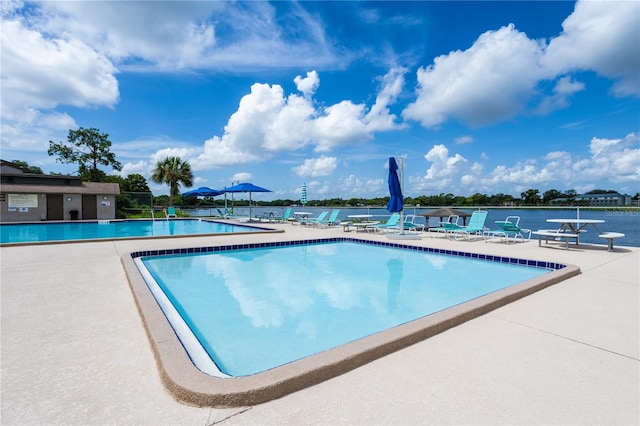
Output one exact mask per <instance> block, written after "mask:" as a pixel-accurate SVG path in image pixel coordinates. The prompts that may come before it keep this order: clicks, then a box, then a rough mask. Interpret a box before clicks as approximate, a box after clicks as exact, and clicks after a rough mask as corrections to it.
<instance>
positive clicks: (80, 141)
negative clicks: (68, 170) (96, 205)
mask: <svg viewBox="0 0 640 426" xmlns="http://www.w3.org/2000/svg"><path fill="white" fill-rule="evenodd" d="M110 148H111V141H110V140H109V135H108V134H106V133H100V131H99V130H98V129H96V128H91V129H84V128H82V127H80V128H79V129H78V130H69V134H68V135H67V142H66V143H63V142H60V143H55V142H53V141H49V150H48V151H47V153H48V154H49V155H57V156H58V158H57V159H56V161H59V162H61V163H66V164H70V163H77V164H78V172H79V174H80V177H81V178H82V179H86V180H90V181H92V182H102V181H103V180H104V179H105V177H106V174H105V173H104V172H103V171H102V170H100V169H99V168H98V166H111V167H112V168H113V169H114V170H118V171H119V170H122V165H121V164H120V162H119V161H117V160H116V156H115V154H114V153H112V152H111V151H110Z"/></svg>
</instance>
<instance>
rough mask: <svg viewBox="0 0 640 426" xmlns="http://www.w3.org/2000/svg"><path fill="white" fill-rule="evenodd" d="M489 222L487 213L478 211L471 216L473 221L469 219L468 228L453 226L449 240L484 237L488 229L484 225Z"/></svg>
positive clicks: (449, 233)
mask: <svg viewBox="0 0 640 426" xmlns="http://www.w3.org/2000/svg"><path fill="white" fill-rule="evenodd" d="M486 220H487V212H486V211H481V210H477V211H475V212H473V214H471V219H469V225H467V226H460V225H456V226H452V228H453V229H451V231H449V232H448V235H449V238H451V239H458V238H465V237H466V238H467V239H468V240H471V237H472V236H473V237H478V236H483V235H484V233H485V231H486V230H487V228H485V226H484V223H485V221H486Z"/></svg>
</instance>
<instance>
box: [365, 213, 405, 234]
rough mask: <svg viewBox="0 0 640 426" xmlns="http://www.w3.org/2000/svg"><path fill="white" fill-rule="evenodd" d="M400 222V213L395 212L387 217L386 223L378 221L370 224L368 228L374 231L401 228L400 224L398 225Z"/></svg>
mask: <svg viewBox="0 0 640 426" xmlns="http://www.w3.org/2000/svg"><path fill="white" fill-rule="evenodd" d="M398 222H400V213H394V214H392V215H391V216H390V217H389V219H387V221H386V222H385V223H376V224H375V225H369V226H367V229H368V230H371V231H373V232H376V231H382V232H385V231H388V230H398V229H399V228H400V225H398Z"/></svg>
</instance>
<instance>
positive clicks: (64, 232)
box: [0, 219, 264, 243]
mask: <svg viewBox="0 0 640 426" xmlns="http://www.w3.org/2000/svg"><path fill="white" fill-rule="evenodd" d="M255 231H264V229H262V228H256V227H251V226H242V225H229V224H226V223H221V222H214V221H207V220H198V219H193V220H155V221H153V220H124V221H98V222H64V223H63V222H61V223H36V224H3V225H0V243H30V242H46V241H73V240H96V239H113V238H136V237H140V238H142V237H154V236H155V237H157V236H171V235H192V234H219V233H230V232H255Z"/></svg>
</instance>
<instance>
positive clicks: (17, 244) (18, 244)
mask: <svg viewBox="0 0 640 426" xmlns="http://www.w3.org/2000/svg"><path fill="white" fill-rule="evenodd" d="M155 220H156V221H165V220H167V221H173V220H201V221H207V222H216V223H224V224H225V225H235V226H242V227H245V228H255V229H260V231H254V232H234V233H233V234H235V235H253V234H279V233H283V232H284V230H283V229H272V228H263V227H262V226H256V225H250V224H246V223H245V222H242V223H233V222H229V221H225V220H218V219H216V218H193V217H181V218H174V219H155ZM102 221H103V220H99V219H98V220H97V219H92V220H74V221H68V220H58V221H46V222H8V223H2V224H0V225H2V226H17V225H34V226H38V225H65V224H69V223H98V222H102ZM105 221H107V222H140V221H153V220H152V219H105ZM229 234H230V233H229V232H213V233H208V234H180V235H143V236H135V237H115V238H87V239H82V240H50V241H27V242H11V243H1V242H0V247H21V246H39V245H44V244H77V243H96V242H103V241H127V240H154V239H175V238H191V237H215V236H220V235H229Z"/></svg>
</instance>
